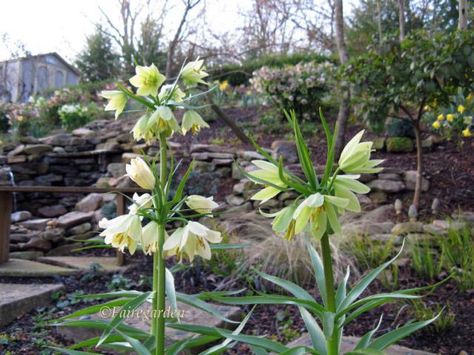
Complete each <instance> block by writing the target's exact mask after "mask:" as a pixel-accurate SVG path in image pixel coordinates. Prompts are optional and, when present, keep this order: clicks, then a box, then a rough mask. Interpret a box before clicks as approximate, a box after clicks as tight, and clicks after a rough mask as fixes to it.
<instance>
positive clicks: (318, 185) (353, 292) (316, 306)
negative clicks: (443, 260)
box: [210, 112, 436, 355]
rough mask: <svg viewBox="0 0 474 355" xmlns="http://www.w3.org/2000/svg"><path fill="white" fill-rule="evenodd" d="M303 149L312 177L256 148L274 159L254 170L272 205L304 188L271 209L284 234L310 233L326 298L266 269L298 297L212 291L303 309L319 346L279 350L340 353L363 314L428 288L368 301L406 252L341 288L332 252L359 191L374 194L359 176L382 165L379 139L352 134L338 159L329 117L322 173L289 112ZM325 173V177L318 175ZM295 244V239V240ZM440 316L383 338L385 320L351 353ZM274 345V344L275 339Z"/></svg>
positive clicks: (374, 348)
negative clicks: (376, 153) (347, 330)
mask: <svg viewBox="0 0 474 355" xmlns="http://www.w3.org/2000/svg"><path fill="white" fill-rule="evenodd" d="M286 116H287V118H288V120H289V122H290V124H291V126H292V129H293V132H294V138H295V142H296V146H297V151H298V157H299V162H300V165H301V170H302V171H303V173H304V178H301V177H298V176H296V175H294V174H293V173H291V172H290V171H288V170H287V169H285V166H284V164H283V161H282V159H281V158H280V160H275V159H273V158H272V156H271V155H269V154H268V153H267V152H266V151H265V150H263V149H261V148H260V147H258V146H256V147H257V149H258V151H259V152H260V153H261V154H262V155H263V156H264V157H265V158H266V159H267V160H266V161H264V160H257V161H254V162H253V163H254V165H256V166H257V167H258V168H259V169H257V170H255V171H253V172H250V173H246V176H247V177H248V178H249V179H250V180H252V181H253V182H255V183H257V184H260V185H262V186H263V189H262V190H260V191H259V192H257V193H256V194H255V195H254V196H253V197H252V199H254V200H258V201H261V203H265V202H266V201H268V200H269V199H271V198H273V197H275V196H276V195H278V194H279V193H281V192H284V191H294V192H296V193H297V195H298V196H297V197H296V199H295V201H294V202H293V203H292V204H291V205H289V206H287V207H285V208H283V209H282V210H281V211H278V212H276V213H273V214H264V215H265V216H267V217H269V218H272V219H273V221H272V227H273V230H274V231H275V232H276V234H278V235H281V236H282V237H283V238H285V239H287V240H288V243H292V241H293V240H294V239H296V238H306V242H307V250H308V253H309V255H310V258H311V262H312V267H313V269H314V278H315V280H316V285H317V288H318V290H319V296H320V298H321V299H322V302H318V301H317V300H316V299H315V297H313V296H312V295H311V294H310V293H309V292H307V291H306V290H305V289H304V288H303V287H301V286H300V285H297V284H295V283H293V282H290V281H288V280H284V279H281V278H279V277H276V276H272V275H268V274H265V273H262V272H259V275H260V276H261V277H262V278H263V279H265V280H266V281H268V282H271V283H273V284H275V285H277V286H279V287H281V288H282V289H284V290H285V291H287V292H288V293H289V294H290V296H282V295H274V294H262V293H260V294H257V295H254V296H243V297H228V296H222V295H214V296H210V297H211V298H212V299H214V300H216V301H220V302H223V303H226V304H233V305H247V304H279V305H294V306H297V307H298V309H299V311H300V314H301V317H302V318H303V320H304V323H305V325H306V329H307V331H308V333H309V336H310V338H311V341H312V346H311V347H308V346H298V347H295V348H292V349H290V348H289V347H288V346H286V345H283V344H280V345H281V346H282V348H281V349H280V350H279V352H281V353H285V354H329V355H336V354H340V351H341V342H342V335H343V329H344V327H345V326H346V325H347V324H348V323H350V322H352V321H354V320H356V319H357V317H359V316H360V315H362V314H364V313H366V312H368V311H371V310H372V309H374V308H376V307H378V306H381V305H383V304H385V303H388V302H393V301H395V300H407V299H417V298H419V297H420V296H417V295H415V293H416V292H420V291H423V290H424V289H428V288H418V289H409V290H403V291H395V292H390V293H381V294H373V295H369V296H366V297H363V298H361V297H360V296H361V295H362V294H363V293H364V292H365V291H366V290H367V287H368V286H369V285H370V284H371V283H372V281H374V280H375V279H376V278H377V277H378V276H379V275H380V274H381V273H382V272H383V271H384V270H385V269H387V268H388V267H389V266H390V265H391V264H392V263H393V262H394V260H395V259H396V258H397V257H398V256H399V255H400V253H401V250H400V251H399V252H398V254H397V255H396V256H395V257H394V258H392V259H391V260H389V261H387V262H385V263H383V264H382V265H380V266H378V267H376V268H374V269H372V270H370V271H368V272H367V274H366V275H365V276H364V277H362V278H361V279H360V280H359V281H358V282H356V283H355V284H354V285H353V286H352V287H349V277H350V270H349V267H347V272H346V274H345V276H344V277H343V279H342V280H341V282H340V283H339V285H337V286H336V285H335V281H334V273H333V258H332V255H331V248H330V239H331V238H337V236H338V235H340V234H341V226H340V223H339V216H340V215H341V214H342V213H344V211H352V212H360V210H361V208H360V204H359V200H358V198H357V195H356V194H365V193H368V192H369V190H370V189H369V187H367V186H366V185H364V184H363V183H361V182H360V181H359V178H360V174H373V173H377V172H379V171H381V170H382V168H380V164H381V163H382V161H381V160H374V159H371V153H372V150H373V149H372V142H363V141H362V136H363V133H364V132H363V131H362V132H359V133H358V134H357V135H356V136H355V137H354V138H352V139H351V140H350V141H349V143H347V145H346V147H345V148H344V150H343V151H342V154H341V155H340V157H339V160H338V161H337V164H336V163H335V161H334V146H335V139H334V137H336V136H337V134H332V133H331V131H330V129H329V126H328V124H327V122H326V120H325V119H324V117H323V116H322V114H321V121H322V125H323V127H324V130H325V133H326V138H327V142H328V149H327V161H326V166H325V169H324V171H322V172H317V171H316V170H315V168H314V165H313V161H312V159H311V156H310V152H309V149H308V147H307V145H306V143H305V142H304V140H303V137H302V134H301V131H300V128H299V125H298V121H297V119H296V115H295V113H294V112H291V113H289V114H286ZM318 173H321V175H318ZM312 242H318V243H319V244H320V246H321V256H320V255H319V254H318V252H317V251H316V249H315V248H314V247H313V246H312V245H311V244H312ZM290 245H291V244H290ZM402 248H403V245H402ZM435 319H436V317H434V318H433V319H431V320H427V321H420V322H413V323H409V324H407V325H405V326H402V327H400V328H398V329H395V330H392V331H389V332H387V333H385V334H383V335H381V336H378V337H375V335H376V333H377V332H378V330H379V328H380V325H381V323H382V317H381V318H380V322H379V323H378V325H377V326H376V327H375V329H373V330H370V331H369V332H367V333H366V334H365V335H364V336H363V337H362V338H361V339H360V340H359V342H358V343H357V344H356V346H355V348H354V349H353V351H352V352H351V354H382V353H383V351H384V350H385V349H386V348H387V347H388V346H390V345H392V344H394V343H395V342H397V341H399V340H400V339H402V338H404V337H406V336H407V335H409V334H411V333H412V332H414V331H416V330H418V329H420V328H422V327H424V326H426V325H428V324H430V323H431V322H433V321H434V320H435ZM273 345H274V344H273ZM253 349H254V350H255V352H256V353H257V352H258V353H262V354H267V353H268V352H267V351H275V350H273V349H270V348H269V347H266V346H265V345H264V344H262V345H257V346H253Z"/></svg>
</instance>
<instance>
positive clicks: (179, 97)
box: [158, 84, 186, 102]
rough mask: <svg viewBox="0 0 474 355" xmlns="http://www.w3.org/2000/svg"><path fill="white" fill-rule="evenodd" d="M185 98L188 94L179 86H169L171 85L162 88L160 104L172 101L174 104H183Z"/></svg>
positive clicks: (159, 96)
mask: <svg viewBox="0 0 474 355" xmlns="http://www.w3.org/2000/svg"><path fill="white" fill-rule="evenodd" d="M173 88H174V89H173ZM171 90H173V92H172V93H171ZM185 96H186V94H185V93H184V92H183V91H182V90H181V89H180V88H179V86H177V85H173V84H169V85H163V86H162V87H161V89H160V93H159V94H158V99H159V100H160V102H162V101H164V100H171V101H174V102H183V99H184V97H185Z"/></svg>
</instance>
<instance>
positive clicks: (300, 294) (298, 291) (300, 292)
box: [257, 271, 314, 302]
mask: <svg viewBox="0 0 474 355" xmlns="http://www.w3.org/2000/svg"><path fill="white" fill-rule="evenodd" d="M257 274H258V275H260V277H262V278H264V279H265V280H267V281H270V282H271V283H274V284H275V285H278V286H280V287H281V288H284V289H285V290H287V291H288V292H290V293H291V294H292V295H293V296H295V297H297V298H300V299H302V300H306V301H310V302H313V301H314V298H313V297H312V296H311V295H310V294H309V293H308V292H307V291H306V290H305V289H304V288H302V287H300V286H298V285H297V284H295V283H293V282H291V281H287V280H284V279H281V278H279V277H276V276H271V275H268V274H266V273H264V272H261V271H257Z"/></svg>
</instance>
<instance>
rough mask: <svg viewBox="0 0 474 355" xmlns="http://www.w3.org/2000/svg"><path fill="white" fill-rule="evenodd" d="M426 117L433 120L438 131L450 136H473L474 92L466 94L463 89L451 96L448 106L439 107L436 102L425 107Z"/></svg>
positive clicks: (432, 124) (434, 127)
mask: <svg viewBox="0 0 474 355" xmlns="http://www.w3.org/2000/svg"><path fill="white" fill-rule="evenodd" d="M424 110H425V118H426V120H427V121H429V122H431V126H432V127H433V129H435V130H436V131H440V132H442V133H443V134H444V135H446V136H447V137H448V138H452V137H453V136H454V135H456V136H459V135H462V136H463V137H465V138H469V137H471V136H472V134H473V133H472V132H473V129H474V127H473V126H474V122H473V117H474V93H470V94H468V95H467V96H464V94H463V91H462V90H461V89H459V90H458V94H457V95H456V96H453V97H452V98H451V104H450V105H449V106H447V107H438V105H437V104H436V103H432V104H431V105H426V106H425V107H424Z"/></svg>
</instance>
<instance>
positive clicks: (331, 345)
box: [321, 233, 339, 355]
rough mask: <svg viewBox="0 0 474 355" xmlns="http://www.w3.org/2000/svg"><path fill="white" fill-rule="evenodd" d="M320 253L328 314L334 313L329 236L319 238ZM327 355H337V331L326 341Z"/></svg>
mask: <svg viewBox="0 0 474 355" xmlns="http://www.w3.org/2000/svg"><path fill="white" fill-rule="evenodd" d="M321 251H322V254H323V267H324V281H325V284H326V299H327V305H326V306H327V308H328V311H329V312H332V313H335V312H336V294H335V290H334V274H333V270H332V259H331V246H330V245H329V235H328V233H325V234H324V235H323V237H322V238H321ZM327 349H328V355H338V353H339V341H338V337H337V330H336V329H334V331H333V334H331V336H330V337H329V338H328V339H327Z"/></svg>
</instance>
